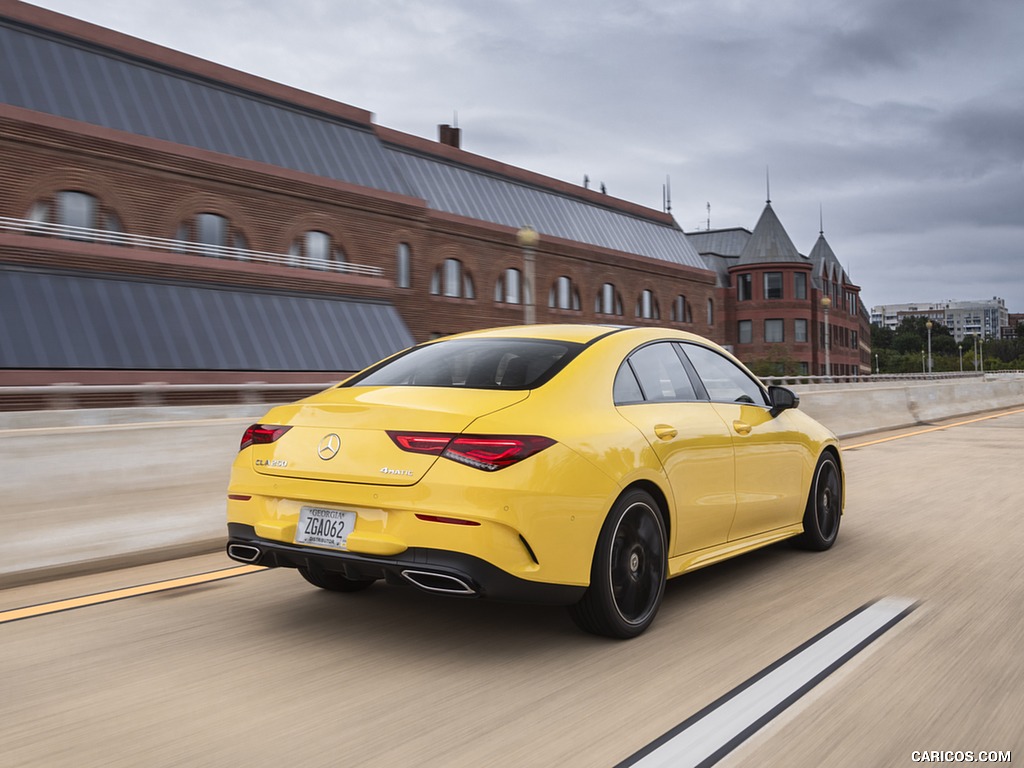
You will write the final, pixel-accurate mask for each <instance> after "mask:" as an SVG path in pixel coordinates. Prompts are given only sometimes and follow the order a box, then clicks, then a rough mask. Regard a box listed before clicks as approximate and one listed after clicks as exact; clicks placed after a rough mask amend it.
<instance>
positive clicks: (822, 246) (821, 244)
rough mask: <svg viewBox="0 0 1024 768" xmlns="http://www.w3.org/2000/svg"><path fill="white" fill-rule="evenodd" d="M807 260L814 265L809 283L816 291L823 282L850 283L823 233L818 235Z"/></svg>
mask: <svg viewBox="0 0 1024 768" xmlns="http://www.w3.org/2000/svg"><path fill="white" fill-rule="evenodd" d="M809 258H810V260H811V262H813V264H814V269H813V270H812V271H811V281H812V282H813V283H814V287H815V288H817V289H818V290H821V288H822V283H823V280H828V281H830V282H833V281H834V282H837V283H840V284H842V283H850V282H852V281H851V280H850V278H849V277H848V276H847V274H846V270H844V269H843V265H842V264H840V263H839V258H838V257H837V256H836V254H835V252H834V251H833V250H832V246H830V245H829V244H828V241H827V240H826V239H825V234H824V233H823V232H822V233H820V234H819V235H818V240H817V242H815V244H814V247H813V248H812V249H811V253H810V256H809Z"/></svg>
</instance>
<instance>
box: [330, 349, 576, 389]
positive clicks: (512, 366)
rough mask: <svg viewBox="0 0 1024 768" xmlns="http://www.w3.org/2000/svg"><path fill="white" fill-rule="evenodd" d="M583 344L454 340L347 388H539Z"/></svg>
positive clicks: (404, 358) (351, 382) (392, 363)
mask: <svg viewBox="0 0 1024 768" xmlns="http://www.w3.org/2000/svg"><path fill="white" fill-rule="evenodd" d="M581 349H583V345H582V344H574V343H571V342H564V341H545V340H537V339H453V340H452V341H439V342H436V343H434V344H426V345H424V346H422V347H415V348H413V349H411V350H409V351H408V352H407V353H405V354H404V355H402V356H400V357H397V358H395V359H393V360H389V361H386V362H384V363H381V364H380V365H378V366H375V367H374V368H371V369H370V370H368V371H366V372H365V373H363V374H361V375H358V376H355V377H353V378H351V379H349V380H348V381H346V382H345V383H344V384H343V385H342V386H345V387H356V386H358V387H389V386H390V387H395V386H398V387H403V386H404V387H465V388H467V389H535V388H536V387H539V386H540V385H541V384H543V383H544V382H546V381H548V379H550V378H551V377H552V376H554V375H555V374H556V373H558V372H559V371H560V370H562V368H564V367H565V365H566V364H567V363H568V362H569V361H570V360H572V359H573V358H574V357H576V355H577V354H579V352H580V350H581Z"/></svg>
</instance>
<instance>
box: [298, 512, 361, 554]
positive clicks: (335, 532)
mask: <svg viewBox="0 0 1024 768" xmlns="http://www.w3.org/2000/svg"><path fill="white" fill-rule="evenodd" d="M355 527H356V513H355V512H342V511H341V510H340V509H323V508H322V507H302V508H301V509H300V510H299V525H298V527H297V528H296V529H295V543H296V544H311V545H313V546H315V547H330V548H332V549H346V543H345V542H346V541H347V540H348V535H349V534H350V533H351V532H352V529H353V528H355Z"/></svg>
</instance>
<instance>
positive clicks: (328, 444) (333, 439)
mask: <svg viewBox="0 0 1024 768" xmlns="http://www.w3.org/2000/svg"><path fill="white" fill-rule="evenodd" d="M340 450H341V438H340V437H338V436H337V435H336V434H334V433H333V432H331V434H329V435H324V439H323V440H321V441H320V445H318V446H317V449H316V455H317V456H319V457H320V458H321V459H323V460H324V461H328V460H329V459H333V458H334V457H335V456H337V455H338V451H340Z"/></svg>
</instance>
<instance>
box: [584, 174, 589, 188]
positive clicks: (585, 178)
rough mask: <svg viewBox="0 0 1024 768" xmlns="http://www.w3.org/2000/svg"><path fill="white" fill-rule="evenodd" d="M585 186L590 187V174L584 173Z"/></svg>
mask: <svg viewBox="0 0 1024 768" xmlns="http://www.w3.org/2000/svg"><path fill="white" fill-rule="evenodd" d="M583 188H584V189H590V176H588V175H587V174H585V173H584V174H583Z"/></svg>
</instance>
